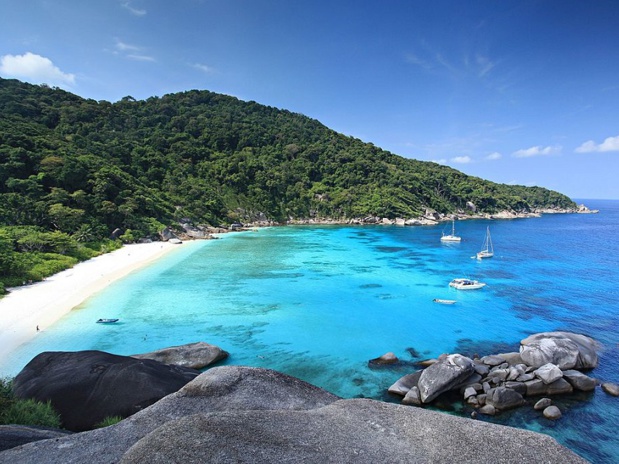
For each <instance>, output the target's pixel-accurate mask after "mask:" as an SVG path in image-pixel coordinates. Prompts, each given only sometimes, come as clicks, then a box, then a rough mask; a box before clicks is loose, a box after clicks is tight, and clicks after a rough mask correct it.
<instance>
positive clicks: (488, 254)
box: [477, 227, 494, 259]
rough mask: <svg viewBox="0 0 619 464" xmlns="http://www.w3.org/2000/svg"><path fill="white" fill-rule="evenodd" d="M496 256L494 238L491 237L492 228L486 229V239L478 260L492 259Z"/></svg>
mask: <svg viewBox="0 0 619 464" xmlns="http://www.w3.org/2000/svg"><path fill="white" fill-rule="evenodd" d="M493 256H494V247H493V246H492V238H491V237H490V227H488V228H487V229H486V238H485V239H484V244H483V245H482V247H481V251H480V252H479V253H477V259H484V258H492V257H493Z"/></svg>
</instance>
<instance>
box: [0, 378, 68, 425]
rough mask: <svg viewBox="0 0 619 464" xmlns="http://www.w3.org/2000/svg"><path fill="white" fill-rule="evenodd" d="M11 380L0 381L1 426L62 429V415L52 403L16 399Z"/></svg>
mask: <svg viewBox="0 0 619 464" xmlns="http://www.w3.org/2000/svg"><path fill="white" fill-rule="evenodd" d="M12 383H13V381H12V380H11V379H0V424H2V425H9V424H15V425H30V426H42V427H54V428H60V415H59V414H58V413H57V412H56V411H55V410H54V408H53V407H52V405H51V403H50V402H49V401H48V402H47V403H41V402H38V401H34V400H22V399H19V398H16V397H15V395H14V394H13V389H12Z"/></svg>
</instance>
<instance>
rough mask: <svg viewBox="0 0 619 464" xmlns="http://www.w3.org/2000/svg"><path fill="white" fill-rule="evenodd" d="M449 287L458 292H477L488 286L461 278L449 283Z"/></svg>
mask: <svg viewBox="0 0 619 464" xmlns="http://www.w3.org/2000/svg"><path fill="white" fill-rule="evenodd" d="M449 286H450V287H453V288H456V289H458V290H477V289H478V288H482V287H485V286H486V284H485V283H483V282H480V281H478V280H473V279H465V278H459V279H454V280H452V281H451V282H449Z"/></svg>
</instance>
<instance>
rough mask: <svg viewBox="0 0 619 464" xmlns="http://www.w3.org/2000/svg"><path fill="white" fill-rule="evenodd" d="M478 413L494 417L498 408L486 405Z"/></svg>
mask: <svg viewBox="0 0 619 464" xmlns="http://www.w3.org/2000/svg"><path fill="white" fill-rule="evenodd" d="M477 412H479V413H481V414H485V415H486V416H494V415H495V414H496V408H495V407H494V406H492V405H491V404H485V405H483V406H482V407H481V408H479V409H478V410H477Z"/></svg>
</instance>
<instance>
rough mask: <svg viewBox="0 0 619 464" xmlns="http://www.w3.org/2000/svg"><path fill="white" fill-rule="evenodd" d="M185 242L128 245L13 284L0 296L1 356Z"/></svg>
mask: <svg viewBox="0 0 619 464" xmlns="http://www.w3.org/2000/svg"><path fill="white" fill-rule="evenodd" d="M185 243H186V242H183V244H172V243H168V242H151V243H139V244H130V245H124V246H123V247H122V248H120V249H118V250H114V251H112V252H111V253H105V254H103V255H100V256H97V257H95V258H92V259H89V260H87V261H82V262H81V263H78V264H76V265H75V266H73V267H72V268H69V269H66V270H64V271H62V272H59V273H58V274H54V275H52V276H50V277H47V278H46V279H44V280H43V281H41V282H37V283H34V284H31V285H25V286H23V287H15V288H13V289H12V290H11V291H10V293H9V294H8V295H5V296H4V297H3V298H2V299H0V321H2V324H1V326H0V356H2V357H4V356H6V355H7V354H8V353H10V352H12V351H14V350H15V349H17V348H18V347H19V346H21V345H22V344H24V343H26V342H28V341H30V340H31V339H33V338H34V337H35V336H36V335H37V332H38V331H39V330H45V329H46V328H47V327H49V326H50V325H52V324H54V323H55V322H56V321H58V320H59V319H61V318H62V317H63V316H64V315H66V314H68V313H69V312H71V310H72V309H73V308H75V307H76V306H79V305H80V304H82V303H83V302H84V301H86V300H87V299H88V298H90V297H91V296H93V295H94V294H96V293H98V292H100V291H101V290H103V289H104V288H105V287H107V286H108V285H110V284H111V283H113V282H115V281H117V280H119V279H122V278H123V277H126V276H127V275H129V274H130V273H132V272H133V271H136V270H138V269H141V268H143V267H145V266H146V265H148V264H150V263H152V262H153V261H156V260H158V259H160V258H161V257H163V256H165V255H167V254H168V253H170V252H172V251H173V250H176V249H179V248H180V247H182V246H183V245H184V244H185Z"/></svg>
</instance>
